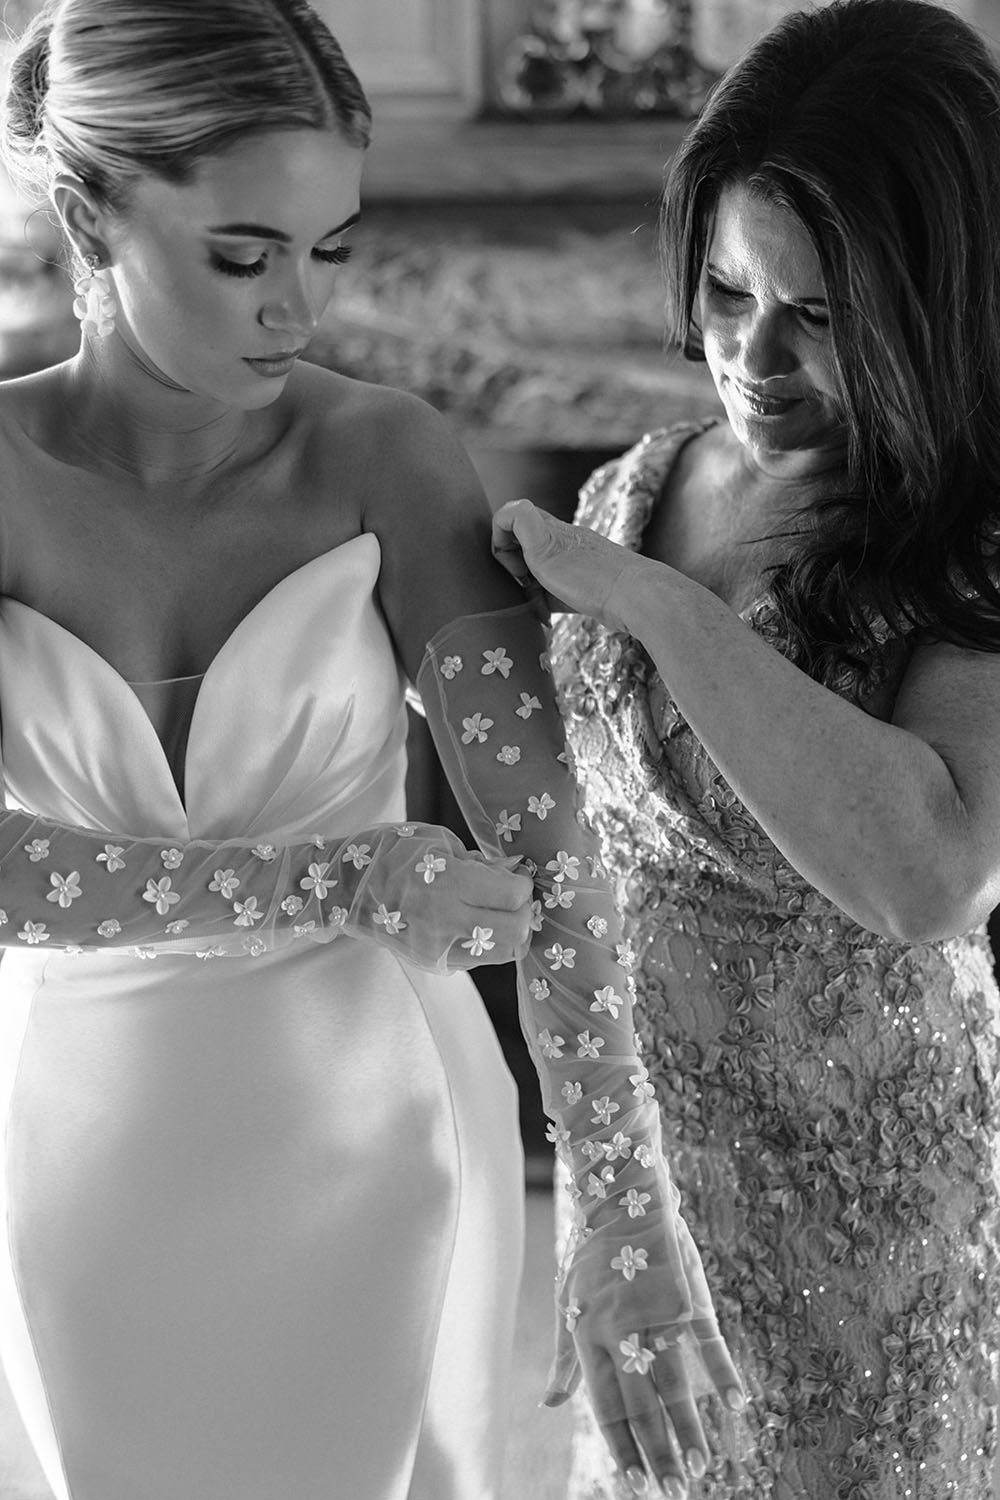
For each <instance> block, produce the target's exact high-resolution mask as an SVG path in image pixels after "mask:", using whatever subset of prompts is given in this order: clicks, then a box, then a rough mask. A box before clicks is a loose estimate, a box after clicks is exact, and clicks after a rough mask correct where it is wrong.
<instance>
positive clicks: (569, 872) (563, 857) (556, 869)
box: [545, 803, 580, 881]
mask: <svg viewBox="0 0 1000 1500" xmlns="http://www.w3.org/2000/svg"><path fill="white" fill-rule="evenodd" d="M552 805H553V806H554V805H555V804H554V803H553V804H552ZM545 868H546V869H547V870H551V871H552V872H553V874H552V879H553V880H556V881H561V880H579V878H580V861H579V859H578V857H577V856H576V855H575V854H567V853H566V850H565V849H560V850H559V853H558V854H557V855H556V857H555V859H550V860H549V861H548V862H547V864H546V866H545Z"/></svg>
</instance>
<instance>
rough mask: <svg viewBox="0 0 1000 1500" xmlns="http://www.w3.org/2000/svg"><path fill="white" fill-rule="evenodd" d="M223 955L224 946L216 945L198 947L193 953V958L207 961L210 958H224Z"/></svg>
mask: <svg viewBox="0 0 1000 1500" xmlns="http://www.w3.org/2000/svg"><path fill="white" fill-rule="evenodd" d="M225 956H226V950H225V948H220V947H219V946H218V945H216V946H214V947H212V948H199V949H198V951H197V953H196V954H195V958H200V959H202V961H203V962H207V961H208V960H209V959H210V958H225Z"/></svg>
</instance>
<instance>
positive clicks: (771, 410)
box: [698, 184, 846, 469]
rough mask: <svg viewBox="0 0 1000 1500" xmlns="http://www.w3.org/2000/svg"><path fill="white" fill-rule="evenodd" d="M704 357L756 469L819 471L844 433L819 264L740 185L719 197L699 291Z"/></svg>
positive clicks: (797, 225) (788, 223)
mask: <svg viewBox="0 0 1000 1500" xmlns="http://www.w3.org/2000/svg"><path fill="white" fill-rule="evenodd" d="M698 307H699V314H700V323H701V329H702V336H703V340H704V346H705V358H706V360H707V362H708V367H709V369H710V370H711V372H712V378H713V379H714V381H715V386H716V389H717V390H718V392H719V396H720V398H721V400H722V403H723V405H724V406H725V408H726V415H727V416H728V418H729V424H730V426H731V427H732V430H733V432H734V433H735V435H736V437H737V438H738V440H739V441H740V443H742V444H743V446H744V447H745V448H746V449H747V450H748V451H749V453H750V455H751V456H752V457H754V458H755V459H756V460H757V461H758V462H759V463H761V464H762V466H763V467H765V469H766V468H767V467H768V466H769V460H771V461H773V460H774V459H779V461H780V458H781V456H783V455H795V456H796V457H800V458H808V459H809V460H810V461H811V460H812V459H813V458H814V457H815V458H816V459H818V460H819V461H820V463H821V464H822V465H824V466H825V464H826V463H828V461H829V458H830V457H831V456H834V457H835V456H837V455H838V454H840V453H842V450H843V448H844V445H845V441H846V431H845V425H844V420H843V415H842V402H841V398H840V378H839V374H838V369H837V362H836V358H835V356H834V351H833V339H832V336H831V333H830V316H829V308H828V306H827V300H826V288H825V286H824V283H823V274H822V271H821V269H820V263H819V257H818V256H817V254H816V251H815V249H814V247H813V244H812V241H811V240H810V238H809V236H808V234H807V233H806V231H805V229H804V228H803V226H802V224H801V222H800V220H799V219H797V218H796V217H795V215H794V214H793V213H791V212H790V211H789V210H788V209H786V208H781V207H778V206H776V205H775V204H773V203H769V202H767V201H766V200H765V199H763V198H761V197H758V196H754V195H753V194H752V193H750V192H748V191H747V189H746V188H745V187H743V186H742V185H738V184H737V185H734V186H731V187H727V188H724V189H723V190H722V192H721V194H720V195H719V201H718V204H717V206H716V211H715V216H714V220H713V223H712V229H711V233H710V236H709V242H708V249H707V252H706V255H705V263H704V265H703V266H702V272H701V280H700V283H699V288H698Z"/></svg>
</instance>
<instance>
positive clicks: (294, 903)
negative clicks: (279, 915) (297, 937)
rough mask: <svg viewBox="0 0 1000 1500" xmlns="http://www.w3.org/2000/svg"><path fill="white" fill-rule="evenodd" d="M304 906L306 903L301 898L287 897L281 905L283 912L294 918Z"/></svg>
mask: <svg viewBox="0 0 1000 1500" xmlns="http://www.w3.org/2000/svg"><path fill="white" fill-rule="evenodd" d="M304 906H305V902H304V901H303V899H302V897H301V896H286V897H285V899H284V901H282V903H281V910H282V911H283V912H284V913H285V915H286V916H288V917H294V916H297V915H298V913H299V912H300V911H301V910H302V908H303V907H304Z"/></svg>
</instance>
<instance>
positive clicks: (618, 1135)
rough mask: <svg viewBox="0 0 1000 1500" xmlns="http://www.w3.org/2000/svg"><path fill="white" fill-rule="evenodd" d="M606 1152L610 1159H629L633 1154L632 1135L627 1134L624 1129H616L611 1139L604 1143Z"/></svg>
mask: <svg viewBox="0 0 1000 1500" xmlns="http://www.w3.org/2000/svg"><path fill="white" fill-rule="evenodd" d="M604 1154H605V1156H606V1157H607V1158H608V1161H617V1160H618V1159H619V1158H621V1160H622V1161H628V1159H629V1157H630V1156H631V1155H632V1137H631V1136H630V1135H626V1134H625V1132H624V1130H616V1131H615V1133H614V1135H613V1136H612V1137H611V1139H610V1141H605V1143H604Z"/></svg>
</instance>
